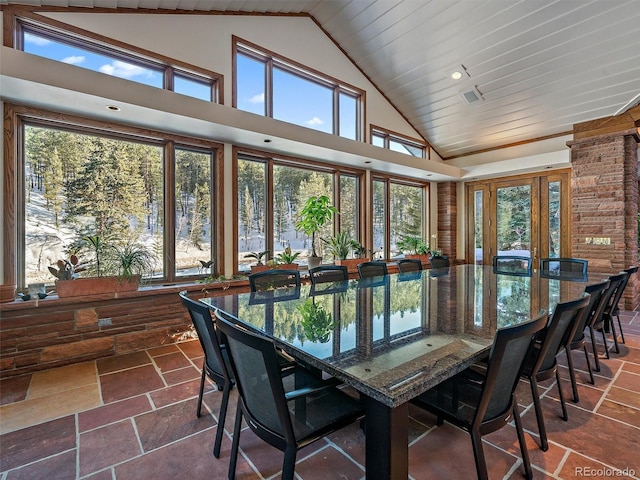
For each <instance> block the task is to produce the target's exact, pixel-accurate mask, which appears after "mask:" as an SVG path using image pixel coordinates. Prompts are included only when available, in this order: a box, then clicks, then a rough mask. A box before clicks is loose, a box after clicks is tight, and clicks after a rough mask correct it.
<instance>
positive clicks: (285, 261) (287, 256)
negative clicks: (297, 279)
mask: <svg viewBox="0 0 640 480" xmlns="http://www.w3.org/2000/svg"><path fill="white" fill-rule="evenodd" d="M298 256H300V252H294V251H292V250H291V247H287V248H285V249H284V250H283V251H282V252H280V253H279V254H278V255H277V256H276V261H277V264H278V265H279V266H280V267H281V268H291V269H293V268H295V269H297V268H298V264H297V263H295V261H296V259H297V258H298Z"/></svg>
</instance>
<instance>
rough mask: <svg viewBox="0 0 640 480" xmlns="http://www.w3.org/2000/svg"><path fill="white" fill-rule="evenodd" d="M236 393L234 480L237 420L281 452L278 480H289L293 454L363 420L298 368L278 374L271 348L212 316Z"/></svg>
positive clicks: (330, 384)
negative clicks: (226, 353) (227, 355)
mask: <svg viewBox="0 0 640 480" xmlns="http://www.w3.org/2000/svg"><path fill="white" fill-rule="evenodd" d="M217 316H218V320H217V327H218V328H219V329H220V331H222V332H223V333H224V335H225V336H226V339H227V345H228V348H229V352H230V360H231V366H232V369H233V373H234V375H235V378H236V384H237V387H238V392H239V396H238V408H237V410H236V419H235V424H234V430H233V443H232V446H231V456H230V459H229V479H233V478H235V471H236V462H237V458H238V447H239V444H240V434H241V430H242V420H243V418H244V419H246V423H247V425H248V426H249V428H250V429H251V430H252V431H253V432H254V433H255V434H256V435H257V436H258V437H259V438H260V439H262V440H263V441H265V442H266V443H268V444H269V445H271V446H273V447H275V448H277V449H278V450H280V451H282V452H284V460H283V464H282V477H281V478H282V479H283V480H292V479H293V478H294V471H295V464H296V456H297V452H298V451H299V450H300V449H301V448H304V447H305V446H307V445H310V444H311V443H313V442H315V441H317V440H320V439H322V438H323V437H324V436H326V435H329V434H331V433H333V432H335V431H336V430H339V429H341V428H343V427H346V426H347V425H349V424H351V423H353V422H355V421H356V420H358V419H359V418H362V417H363V415H364V411H363V408H362V406H361V405H360V402H359V401H358V400H356V399H355V398H353V397H351V396H349V395H348V394H346V393H345V392H343V391H342V390H341V389H339V388H337V387H336V381H334V380H333V379H331V380H328V381H327V380H322V379H319V378H318V377H316V376H314V375H312V374H310V373H309V372H307V371H306V370H305V369H304V368H302V367H300V366H295V367H289V368H287V369H284V370H282V369H281V368H280V367H279V365H278V362H277V358H276V355H277V354H276V349H275V346H274V343H273V342H272V341H271V340H270V339H269V338H267V337H265V336H263V335H259V334H257V333H254V332H251V331H249V330H247V329H245V328H243V327H242V326H240V325H238V324H236V323H234V322H233V321H232V319H230V318H226V317H225V315H224V313H223V312H220V311H218V312H217Z"/></svg>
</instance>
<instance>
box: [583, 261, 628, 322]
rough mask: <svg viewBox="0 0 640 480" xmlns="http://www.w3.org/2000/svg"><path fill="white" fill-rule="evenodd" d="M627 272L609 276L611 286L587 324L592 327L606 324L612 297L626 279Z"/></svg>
mask: <svg viewBox="0 0 640 480" xmlns="http://www.w3.org/2000/svg"><path fill="white" fill-rule="evenodd" d="M625 275H626V274H625V273H619V274H617V275H611V276H610V277H609V286H608V287H607V289H606V290H605V291H604V293H603V294H602V297H601V298H600V302H599V303H598V305H597V307H596V309H595V311H594V313H593V316H592V317H591V319H590V323H587V326H589V327H591V328H601V327H602V326H603V324H604V313H605V311H606V310H607V308H608V307H609V305H610V304H611V298H612V297H613V295H614V294H615V293H616V290H617V288H618V287H619V286H620V283H622V281H623V280H624V277H625Z"/></svg>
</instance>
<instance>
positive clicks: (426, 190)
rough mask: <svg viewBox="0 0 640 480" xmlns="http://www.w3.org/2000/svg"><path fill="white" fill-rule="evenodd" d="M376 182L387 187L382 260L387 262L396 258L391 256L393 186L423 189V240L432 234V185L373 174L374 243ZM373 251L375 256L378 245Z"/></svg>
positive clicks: (372, 214)
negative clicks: (430, 215) (430, 219)
mask: <svg viewBox="0 0 640 480" xmlns="http://www.w3.org/2000/svg"><path fill="white" fill-rule="evenodd" d="M374 182H382V183H384V185H385V194H384V195H385V199H384V201H385V207H384V230H385V232H384V239H383V243H384V245H382V258H383V259H384V260H386V261H389V260H391V258H394V257H392V256H391V218H390V217H389V208H390V205H391V188H390V186H391V184H397V185H403V186H407V187H416V188H421V189H422V215H421V225H420V231H421V235H422V238H425V239H426V238H429V237H428V235H429V233H430V228H429V211H430V210H429V199H430V184H429V182H422V181H416V180H415V179H411V178H406V177H399V176H391V175H382V174H377V173H376V174H373V175H372V177H371V240H372V242H373V236H374V222H373V217H374V201H373V190H374V188H373V185H374ZM372 248H373V250H374V254H375V251H376V250H375V249H376V245H373V247H372Z"/></svg>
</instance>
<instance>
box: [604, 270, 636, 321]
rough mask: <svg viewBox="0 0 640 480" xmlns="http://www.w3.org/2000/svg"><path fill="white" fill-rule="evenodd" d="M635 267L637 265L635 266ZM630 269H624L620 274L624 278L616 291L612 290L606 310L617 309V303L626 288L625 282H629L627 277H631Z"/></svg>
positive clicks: (613, 310)
mask: <svg viewBox="0 0 640 480" xmlns="http://www.w3.org/2000/svg"><path fill="white" fill-rule="evenodd" d="M636 268H637V267H636ZM629 270H630V269H625V270H623V271H622V272H620V274H621V275H622V274H624V278H623V279H622V281H621V282H620V284H619V285H618V288H616V291H615V292H613V295H612V297H611V300H610V302H609V307H608V308H607V311H608V312H610V313H612V312H615V311H617V310H618V303H620V299H621V298H622V294H623V293H624V290H625V288H627V284H628V283H629V278H630V277H631V272H630V271H629Z"/></svg>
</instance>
